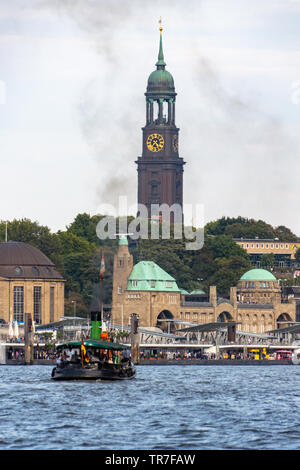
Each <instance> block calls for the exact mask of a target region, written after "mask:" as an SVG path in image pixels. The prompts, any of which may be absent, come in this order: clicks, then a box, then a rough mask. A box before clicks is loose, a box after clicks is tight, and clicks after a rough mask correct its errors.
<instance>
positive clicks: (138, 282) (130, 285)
mask: <svg viewBox="0 0 300 470" xmlns="http://www.w3.org/2000/svg"><path fill="white" fill-rule="evenodd" d="M127 289H128V290H135V291H136V290H155V291H176V292H180V289H179V288H178V286H177V284H176V281H175V279H174V277H172V276H170V274H168V273H167V272H166V271H164V270H163V269H162V268H161V267H160V266H158V264H156V263H154V262H153V261H140V262H139V263H137V264H135V265H134V267H133V269H132V271H131V274H130V276H129V277H128V281H127Z"/></svg>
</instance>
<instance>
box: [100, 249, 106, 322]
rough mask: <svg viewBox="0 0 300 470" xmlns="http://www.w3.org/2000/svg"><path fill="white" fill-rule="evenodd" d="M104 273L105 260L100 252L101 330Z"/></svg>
mask: <svg viewBox="0 0 300 470" xmlns="http://www.w3.org/2000/svg"><path fill="white" fill-rule="evenodd" d="M104 273H105V262H104V254H103V252H102V253H101V262H100V314H101V331H102V328H103V276H104Z"/></svg>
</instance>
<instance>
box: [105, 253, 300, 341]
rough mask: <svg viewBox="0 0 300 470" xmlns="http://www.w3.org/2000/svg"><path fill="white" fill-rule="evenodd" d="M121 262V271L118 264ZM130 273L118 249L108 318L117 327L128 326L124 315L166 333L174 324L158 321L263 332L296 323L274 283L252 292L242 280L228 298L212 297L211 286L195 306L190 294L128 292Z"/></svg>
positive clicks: (261, 283) (293, 304) (257, 285)
mask: <svg viewBox="0 0 300 470" xmlns="http://www.w3.org/2000/svg"><path fill="white" fill-rule="evenodd" d="M122 259H124V265H123V266H122V263H121V264H120V260H122ZM125 260H127V263H126V261H125ZM132 268H133V263H132V257H131V255H130V253H129V250H128V246H127V245H122V246H120V247H119V251H118V254H117V255H116V256H115V262H114V277H113V304H112V319H113V322H114V323H117V324H123V325H129V324H130V315H131V314H132V313H136V314H138V315H139V323H140V326H144V327H160V328H161V329H163V330H164V331H170V332H172V331H174V330H175V325H174V323H173V322H171V323H169V322H166V321H165V322H164V321H163V319H171V320H172V319H173V320H181V321H185V322H195V323H199V324H204V323H212V322H217V321H225V322H226V321H236V322H239V325H238V329H239V330H242V331H246V332H253V333H263V332H265V331H269V330H272V329H276V328H277V327H280V326H286V323H285V322H288V321H296V301H295V299H293V298H291V299H289V302H288V303H282V302H281V293H280V287H279V284H278V281H276V280H275V281H268V282H269V283H270V284H269V287H268V288H267V287H266V284H265V285H264V282H265V281H254V285H253V287H252V284H251V287H248V285H247V286H246V285H245V281H240V282H239V283H238V286H237V287H232V288H231V289H230V298H229V299H222V298H218V296H217V290H216V287H215V286H211V287H210V289H209V294H208V295H207V296H206V298H205V296H203V295H200V296H199V298H198V301H195V295H193V296H192V295H187V294H183V293H181V291H180V290H179V289H178V291H177V292H174V291H170V292H168V291H163V292H162V291H161V292H159V291H155V290H153V289H151V288H150V287H149V289H144V290H135V291H133V290H130V289H128V288H127V279H128V277H129V276H130V273H131V270H132ZM247 282H249V281H247ZM251 282H252V281H251ZM150 285H151V279H149V286H150ZM190 299H192V300H193V301H190ZM184 326H185V325H183V327H184ZM179 327H180V325H179V324H177V325H176V328H179Z"/></svg>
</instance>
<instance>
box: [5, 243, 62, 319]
mask: <svg viewBox="0 0 300 470" xmlns="http://www.w3.org/2000/svg"><path fill="white" fill-rule="evenodd" d="M64 284H65V280H64V279H63V277H62V276H61V274H60V273H59V272H58V271H57V270H56V268H55V265H54V264H53V263H52V261H51V260H50V259H49V258H48V257H47V256H45V255H44V254H43V253H42V252H41V251H40V250H38V249H37V248H35V247H33V246H31V245H29V244H27V243H22V242H14V241H9V242H1V243H0V318H2V319H3V320H5V321H6V322H7V323H8V322H10V321H11V320H16V321H18V322H24V320H25V313H31V317H32V320H33V321H35V323H36V324H46V323H52V322H56V321H58V320H59V318H60V317H61V316H63V315H64Z"/></svg>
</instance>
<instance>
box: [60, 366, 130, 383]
mask: <svg viewBox="0 0 300 470" xmlns="http://www.w3.org/2000/svg"><path fill="white" fill-rule="evenodd" d="M135 375H136V370H135V368H134V367H129V368H126V369H122V368H114V367H103V368H100V369H99V368H86V367H54V369H53V370H52V374H51V378H52V379H53V380H130V379H133V378H135Z"/></svg>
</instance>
